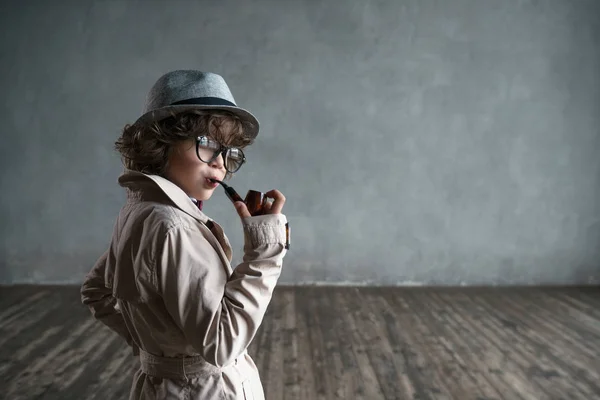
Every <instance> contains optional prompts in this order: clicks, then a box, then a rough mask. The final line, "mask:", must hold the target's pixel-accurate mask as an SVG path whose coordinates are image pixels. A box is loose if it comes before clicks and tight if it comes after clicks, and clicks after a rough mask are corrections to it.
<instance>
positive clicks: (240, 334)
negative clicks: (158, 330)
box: [157, 214, 286, 367]
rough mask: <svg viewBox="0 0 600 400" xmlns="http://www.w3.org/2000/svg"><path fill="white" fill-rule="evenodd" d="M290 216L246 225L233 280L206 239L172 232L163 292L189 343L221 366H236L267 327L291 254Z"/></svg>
mask: <svg viewBox="0 0 600 400" xmlns="http://www.w3.org/2000/svg"><path fill="white" fill-rule="evenodd" d="M285 223H286V217H285V216H284V215H281V214H277V215H264V216H258V217H249V218H245V219H244V220H243V227H244V238H245V244H244V258H243V262H242V263H241V264H239V265H238V266H237V267H236V268H235V270H234V272H233V274H232V275H231V276H230V277H228V273H227V270H226V265H223V261H222V260H221V258H220V257H219V255H218V253H217V251H216V250H215V249H214V248H213V247H212V246H211V244H210V243H209V242H208V240H207V239H206V238H205V237H204V236H203V234H202V233H201V232H199V231H197V230H192V229H186V228H181V227H179V228H171V229H170V230H169V231H168V233H167V234H166V238H165V240H164V244H163V248H162V249H161V254H160V255H159V257H158V258H157V275H158V284H159V285H160V288H159V291H161V294H162V296H163V301H164V303H165V306H166V308H167V310H168V312H169V314H170V315H171V316H172V317H173V319H174V321H175V322H176V323H177V324H178V325H179V327H180V329H181V330H182V331H183V332H184V334H185V336H186V338H187V340H188V341H189V343H190V344H191V345H192V346H193V347H194V349H196V351H198V353H199V354H201V355H202V356H203V358H204V359H205V360H206V361H208V362H209V363H211V364H213V365H216V366H217V367H222V366H225V365H227V364H229V363H231V362H233V361H234V360H235V359H236V358H237V357H239V356H240V355H241V354H242V353H243V352H244V351H245V350H246V348H247V347H248V345H249V344H250V342H251V341H252V339H253V338H254V335H255V334H256V331H257V330H258V328H259V327H260V324H261V323H262V320H263V316H264V314H265V312H266V310H267V307H268V305H269V302H270V301H271V296H272V293H273V290H274V288H275V285H276V284H277V280H278V279H279V276H280V274H281V267H282V263H283V258H284V256H285V253H286V249H285V240H286V237H285Z"/></svg>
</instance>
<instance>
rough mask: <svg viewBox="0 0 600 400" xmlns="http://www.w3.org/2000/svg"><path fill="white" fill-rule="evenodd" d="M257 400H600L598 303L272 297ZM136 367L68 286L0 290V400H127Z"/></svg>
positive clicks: (392, 292) (402, 293)
mask: <svg viewBox="0 0 600 400" xmlns="http://www.w3.org/2000/svg"><path fill="white" fill-rule="evenodd" d="M249 353H250V354H251V355H252V357H253V358H254V360H255V362H256V364H257V366H258V368H259V371H260V375H261V378H262V381H263V386H264V388H265V394H266V396H267V399H269V400H280V399H283V400H288V399H289V400H294V399H311V400H312V399H327V400H329V399H365V400H372V399H419V400H429V399H432V400H438V399H443V400H447V399H460V400H484V399H485V400H492V399H507V400H519V399H524V400H544V399H549V400H559V399H565V400H578V399H582V400H584V399H585V400H590V399H600V290H599V288H597V287H564V288H560V287H556V288H366V287H302V286H301V287H278V288H277V289H276V291H275V293H274V295H273V300H272V302H271V304H270V306H269V309H268V311H267V314H266V315H265V319H264V322H263V324H262V326H261V328H260V330H259V332H258V333H257V335H256V337H255V339H254V341H253V343H252V344H251V345H250V347H249ZM138 367H139V362H138V360H137V359H136V358H135V357H133V356H132V354H131V351H130V350H129V349H128V347H127V346H126V345H125V344H124V343H123V342H122V341H121V340H120V338H119V337H118V336H117V335H116V334H113V333H112V332H110V331H109V330H108V328H106V327H104V326H103V325H101V324H100V323H98V322H96V321H94V320H93V319H92V318H91V315H90V313H89V312H88V310H87V309H86V308H84V307H83V306H82V305H81V304H80V302H79V288H78V287H73V286H31V285H28V286H9V287H6V286H4V287H0V376H2V378H3V381H4V385H3V390H2V391H0V399H3V398H5V399H11V400H20V399H48V400H52V399H61V400H70V399H73V400H74V399H84V400H99V399H105V398H110V399H126V398H127V396H128V393H129V388H130V384H131V380H132V377H133V373H134V372H135V371H136V370H137V368H138Z"/></svg>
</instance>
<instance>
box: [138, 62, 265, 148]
mask: <svg viewBox="0 0 600 400" xmlns="http://www.w3.org/2000/svg"><path fill="white" fill-rule="evenodd" d="M189 110H225V111H229V112H230V113H232V114H235V115H237V116H239V117H240V119H242V120H243V121H246V122H249V123H250V127H249V128H248V129H247V130H246V131H245V132H244V133H245V134H246V135H248V136H250V137H251V138H255V137H256V135H258V129H259V123H258V120H257V119H256V117H254V115H252V114H251V113H250V112H249V111H247V110H244V109H243V108H240V107H238V106H237V104H236V102H235V99H234V98H233V95H232V94H231V91H230V90H229V87H228V86H227V83H226V82H225V79H223V77H221V76H220V75H217V74H215V73H212V72H202V71H196V70H176V71H171V72H167V73H166V74H164V75H163V76H161V77H160V78H158V80H157V81H156V83H155V84H154V85H153V86H152V88H151V89H150V92H149V93H148V96H147V97H146V105H145V106H144V111H143V114H142V116H141V117H139V118H138V120H137V121H136V122H135V123H134V125H145V124H148V123H151V122H154V121H159V120H161V119H164V118H167V117H170V116H171V115H173V114H179V113H181V112H184V111H189Z"/></svg>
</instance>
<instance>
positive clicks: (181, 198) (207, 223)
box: [119, 170, 233, 274]
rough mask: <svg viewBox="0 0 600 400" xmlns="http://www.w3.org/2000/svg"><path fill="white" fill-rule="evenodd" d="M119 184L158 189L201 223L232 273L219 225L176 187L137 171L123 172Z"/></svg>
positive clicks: (228, 252) (228, 254)
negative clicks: (149, 186)
mask: <svg viewBox="0 0 600 400" xmlns="http://www.w3.org/2000/svg"><path fill="white" fill-rule="evenodd" d="M119 184H120V185H121V186H123V187H130V188H136V189H142V190H143V188H144V186H146V187H147V186H148V185H151V186H154V188H158V189H160V192H162V193H163V194H164V195H165V196H166V197H168V198H169V199H170V200H171V202H173V204H174V205H175V207H177V208H179V209H180V210H181V211H183V212H184V213H186V214H188V215H189V216H190V217H192V218H194V219H195V220H196V221H198V222H200V223H201V226H202V228H204V229H205V230H206V231H207V235H206V237H207V239H208V240H209V242H210V243H211V244H212V246H213V247H214V248H215V250H216V251H217V252H218V253H219V255H220V257H221V259H222V261H223V264H224V265H225V266H226V268H227V270H228V272H229V273H230V274H231V273H232V272H233V270H232V268H231V264H230V263H231V259H232V252H231V244H230V243H229V240H228V239H227V237H226V236H225V234H224V232H223V229H222V228H221V226H220V225H219V224H217V223H216V222H214V221H213V220H211V219H210V218H208V217H207V216H206V214H204V213H203V212H202V211H200V210H199V209H198V207H197V206H196V205H195V204H194V202H192V199H190V198H189V196H188V195H187V194H186V193H185V192H184V191H183V190H182V189H181V188H180V187H179V186H177V185H175V184H174V183H173V182H171V181H169V180H168V179H165V178H163V177H161V176H158V175H148V174H144V173H141V172H137V171H131V170H125V171H124V172H123V174H122V175H121V176H120V177H119Z"/></svg>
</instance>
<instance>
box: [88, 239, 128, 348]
mask: <svg viewBox="0 0 600 400" xmlns="http://www.w3.org/2000/svg"><path fill="white" fill-rule="evenodd" d="M108 254H109V251H108V250H107V251H106V252H105V253H104V254H103V255H102V256H101V257H100V258H99V259H98V261H97V262H96V264H95V265H94V267H93V268H92V270H91V271H90V272H89V273H88V274H87V275H86V277H85V279H84V281H83V284H82V286H81V302H82V303H83V305H85V306H88V308H89V309H90V311H91V312H92V315H93V316H94V318H96V319H97V320H99V321H100V322H102V323H103V324H104V325H106V326H108V327H109V328H110V329H112V330H113V331H115V332H116V333H118V334H119V335H120V336H121V337H122V338H124V339H125V340H126V341H127V343H128V344H129V345H132V338H131V334H130V333H129V330H128V329H127V326H126V325H125V321H124V319H123V315H122V314H121V312H120V310H119V309H118V308H117V299H115V298H114V297H113V294H112V289H110V288H108V287H107V286H106V281H105V271H106V261H107V259H108ZM135 349H136V347H134V354H135V352H136V351H135Z"/></svg>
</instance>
